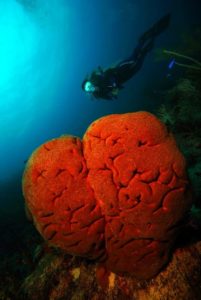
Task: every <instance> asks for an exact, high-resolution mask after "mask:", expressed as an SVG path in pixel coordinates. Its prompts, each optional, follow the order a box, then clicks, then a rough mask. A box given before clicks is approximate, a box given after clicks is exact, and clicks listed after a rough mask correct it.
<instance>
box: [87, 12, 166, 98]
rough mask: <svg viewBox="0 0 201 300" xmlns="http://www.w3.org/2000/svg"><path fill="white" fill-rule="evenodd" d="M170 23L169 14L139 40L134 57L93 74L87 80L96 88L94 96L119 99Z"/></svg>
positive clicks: (99, 69)
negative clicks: (156, 39)
mask: <svg viewBox="0 0 201 300" xmlns="http://www.w3.org/2000/svg"><path fill="white" fill-rule="evenodd" d="M169 21H170V14H167V15H166V16H164V17H163V18H161V19H160V20H159V21H158V22H157V23H155V24H154V25H153V26H152V27H151V28H150V29H149V30H148V31H146V32H145V33H144V34H143V35H142V36H141V37H140V38H139V40H138V45H137V47H136V48H135V49H134V51H133V53H132V55H131V56H130V57H128V58H127V59H125V60H123V61H121V62H120V63H118V64H116V65H115V66H113V67H109V68H108V69H106V70H104V71H103V70H102V69H101V67H99V68H98V70H95V71H94V72H92V74H91V76H90V77H89V78H88V79H85V81H86V80H88V81H90V82H91V83H92V84H93V85H94V86H95V87H96V90H95V91H94V92H93V93H92V95H93V96H94V97H96V98H102V99H107V100H112V99H115V98H117V93H118V90H119V89H122V88H123V84H124V83H125V82H126V81H128V80H129V79H130V78H132V77H133V76H134V75H135V74H136V73H137V72H138V71H139V70H140V68H141V66H142V64H143V62H144V58H145V56H146V54H147V53H148V52H149V51H150V50H151V49H152V48H153V45H154V39H155V37H156V36H157V35H159V34H160V33H161V32H162V31H163V30H165V29H166V28H167V26H168V25H169ZM115 91H116V92H115Z"/></svg>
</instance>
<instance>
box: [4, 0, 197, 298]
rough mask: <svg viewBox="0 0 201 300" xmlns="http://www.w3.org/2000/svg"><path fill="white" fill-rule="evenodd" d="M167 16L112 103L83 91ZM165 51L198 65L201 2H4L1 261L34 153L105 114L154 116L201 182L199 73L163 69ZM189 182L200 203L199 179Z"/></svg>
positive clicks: (19, 215)
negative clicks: (168, 131) (101, 69)
mask: <svg viewBox="0 0 201 300" xmlns="http://www.w3.org/2000/svg"><path fill="white" fill-rule="evenodd" d="M169 12H170V13H171V22H170V26H169V27H168V28H167V30H165V31H164V32H163V33H162V34H161V35H160V36H158V37H157V38H156V40H155V44H154V49H153V50H152V51H151V52H150V53H148V55H147V56H146V58H145V61H144V64H143V66H142V68H141V70H140V71H139V72H138V73H137V74H136V75H135V76H134V77H133V78H132V79H131V80H129V81H128V82H127V83H126V84H125V88H124V89H123V90H121V91H120V94H119V97H118V99H116V100H113V101H106V100H102V99H98V100H97V99H92V98H91V97H89V96H88V95H86V94H85V93H84V92H83V90H82V89H81V84H82V81H83V79H84V78H85V77H86V75H87V74H90V73H91V72H92V71H93V70H94V69H95V68H97V67H98V66H102V67H108V66H110V65H111V64H113V63H115V62H117V61H119V60H122V59H125V58H127V57H128V56H129V55H130V54H131V53H132V51H133V49H134V47H135V46H136V44H137V40H138V38H139V36H140V35H141V34H142V33H143V32H145V31H146V30H147V29H148V28H149V27H150V26H152V25H153V24H154V23H155V22H156V21H157V20H158V19H160V18H161V17H162V16H163V15H165V14H167V13H169ZM162 49H166V50H171V51H175V52H176V53H177V54H178V53H180V54H181V55H182V54H183V55H186V56H188V57H191V58H192V57H193V58H194V59H196V60H198V61H199V62H200V61H201V55H200V53H201V1H199V0H192V1H188V0H170V1H160V0H151V1H148V0H141V1H137V0H133V1H129V0H115V1H114V0H107V1H106V0H103V1H100V0H98V1H92V0H88V1H83V0H82V1H81V0H69V1H67V0H6V1H3V0H0V134H1V138H0V232H1V235H2V238H1V246H0V248H1V249H0V251H1V255H3V253H6V252H9V251H10V249H11V248H12V247H13V244H16V243H19V240H20V234H19V232H20V230H21V229H22V228H25V227H26V224H27V223H28V221H27V220H26V216H25V212H24V199H23V196H22V190H21V180H22V174H23V171H24V167H25V164H26V161H27V159H28V158H29V156H30V154H31V153H32V151H33V150H35V149H36V148H37V147H38V146H39V145H40V144H42V143H44V142H45V141H47V140H49V139H52V138H55V137H59V136H60V135H62V134H70V135H75V136H79V137H82V135H83V134H84V132H85V130H86V129H87V127H88V126H89V124H90V123H91V122H92V121H94V120H95V119H97V118H99V117H102V116H104V115H107V114H113V113H126V112H134V111H139V110H146V111H149V112H153V113H155V114H158V116H159V117H160V118H161V119H162V120H163V121H164V122H166V124H167V125H168V126H169V127H170V129H171V130H172V131H173V132H174V133H175V135H176V136H177V138H178V142H180V145H179V146H180V148H181V149H182V152H183V153H184V154H185V155H186V157H187V160H188V163H189V170H190V171H192V174H190V176H191V177H192V179H194V178H195V176H198V177H200V176H201V160H200V154H201V134H200V125H201V105H200V101H201V97H200V90H201V80H200V77H201V76H200V69H199V68H198V70H194V69H193V70H191V69H190V68H189V67H188V66H187V67H185V66H183V67H182V66H181V67H180V66H179V65H178V66H177V65H175V66H174V67H173V68H169V66H170V65H169V63H170V60H171V59H172V55H170V56H169V55H165V54H164V52H163V51H162ZM173 56H174V55H173ZM177 58H178V59H180V58H181V61H182V57H178V56H176V59H177ZM185 63H186V62H185ZM188 63H189V60H188V61H187V64H188ZM190 63H191V61H190ZM192 99H194V100H195V102H194V104H193V107H192V105H191V104H192ZM175 106H176V107H177V108H176V110H175V109H174V107H175ZM184 132H185V134H187V135H185V136H183V133H184ZM189 136H190V138H189ZM186 140H188V141H189V144H188V143H187V142H186ZM192 185H193V186H194V192H195V198H196V199H200V198H199V196H200V193H201V188H200V186H201V184H200V179H199V178H197V177H196V179H195V180H194V181H193V182H192ZM197 201H198V200H197ZM198 202H199V201H198ZM198 204H199V203H198ZM198 206H199V205H198ZM18 229H19V230H18ZM10 239H12V242H11V240H10ZM18 249H20V246H19V247H18ZM20 272H21V271H20ZM0 299H4V298H0ZM11 299H12V298H11Z"/></svg>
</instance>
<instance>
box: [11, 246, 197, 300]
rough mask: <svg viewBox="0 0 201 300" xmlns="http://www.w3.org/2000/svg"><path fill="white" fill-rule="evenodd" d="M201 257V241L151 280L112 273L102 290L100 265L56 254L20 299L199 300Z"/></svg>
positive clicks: (40, 267) (182, 251)
mask: <svg viewBox="0 0 201 300" xmlns="http://www.w3.org/2000/svg"><path fill="white" fill-rule="evenodd" d="M200 257H201V242H197V243H195V244H194V245H191V246H188V247H184V248H178V249H177V250H176V251H175V252H174V255H173V257H172V260H171V262H170V264H169V265H168V266H167V267H166V268H165V269H164V270H163V271H162V272H161V273H160V274H158V275H157V276H156V277H155V278H154V279H152V280H150V281H138V280H136V279H134V278H132V277H123V276H119V275H116V274H114V273H109V274H106V276H105V281H106V284H105V286H104V287H102V286H100V285H99V284H98V283H97V281H96V270H97V265H96V264H94V263H89V262H86V261H84V260H82V259H80V258H79V257H76V258H75V257H70V256H69V255H66V254H62V253H56V252H54V251H53V252H52V253H48V254H46V255H44V256H43V257H42V258H41V260H40V262H39V264H38V267H37V268H36V269H35V271H34V272H32V273H31V274H30V275H29V276H28V277H27V278H26V279H25V280H24V282H23V284H22V286H21V288H20V290H19V292H18V295H17V300H19V299H20V300H27V299H29V300H44V299H50V300H63V299H65V300H88V299H91V300H107V299H108V300H111V299H112V300H115V299H116V300H121V299H122V300H133V299H136V300H150V299H154V300H162V299H174V300H180V299H185V300H187V299H189V300H198V299H200V293H201V285H200V277H201V270H200V263H201V261H200ZM12 300H13V298H12Z"/></svg>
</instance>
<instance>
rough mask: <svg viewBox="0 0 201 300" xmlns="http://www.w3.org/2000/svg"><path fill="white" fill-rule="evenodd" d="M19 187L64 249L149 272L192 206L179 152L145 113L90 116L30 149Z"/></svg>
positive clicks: (144, 275) (163, 257)
mask: <svg viewBox="0 0 201 300" xmlns="http://www.w3.org/2000/svg"><path fill="white" fill-rule="evenodd" d="M23 193H24V197H25V201H26V205H27V207H28V209H29V211H30V213H31V215H32V217H33V220H34V223H35V225H36V227H37V229H38V231H39V232H40V233H41V235H42V236H43V237H44V239H46V240H48V241H49V242H50V243H51V244H52V245H55V246H57V247H60V248H61V249H63V250H65V251H66V252H67V253H70V254H74V255H79V256H85V257H88V258H90V259H96V258H97V259H99V260H102V261H103V260H104V261H105V264H106V266H107V268H108V269H109V270H110V271H113V272H115V273H118V274H125V273H129V274H132V275H134V276H135V277H137V278H141V279H148V278H151V277H152V276H154V275H155V274H157V273H158V272H159V270H160V269H161V268H162V267H163V266H164V264H166V263H167V261H168V258H169V253H170V250H171V247H172V245H173V242H174V240H175V238H176V236H177V235H178V232H179V229H180V227H181V224H182V221H183V218H184V216H185V214H186V212H187V211H188V210H189V208H190V206H191V201H192V199H191V194H190V191H189V188H188V180H187V178H186V172H185V159H184V157H183V156H182V154H181V152H180V151H179V149H178V147H177V145H176V142H175V140H174V137H173V136H172V134H170V133H169V132H168V131H167V129H166V127H165V125H164V124H162V123H161V122H160V121H159V120H158V119H157V118H156V117H155V116H154V115H152V114H150V113H148V112H136V113H127V114H122V115H109V116H106V117H103V118H101V119H98V120H96V121H95V122H93V123H92V124H91V125H90V127H89V128H88V130H87V131H86V133H85V135H84V137H83V141H81V140H80V139H79V138H77V137H72V136H61V137H59V138H57V139H53V140H51V141H48V142H46V143H45V144H43V145H41V146H40V147H39V148H38V149H36V150H35V151H34V152H33V154H32V155H31V157H30V159H29V161H28V163H27V166H26V169H25V172H24V175H23Z"/></svg>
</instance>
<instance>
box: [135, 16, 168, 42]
mask: <svg viewBox="0 0 201 300" xmlns="http://www.w3.org/2000/svg"><path fill="white" fill-rule="evenodd" d="M169 23H170V13H168V14H167V15H165V16H164V17H162V18H161V19H160V20H159V21H158V22H156V23H155V24H154V25H153V26H152V27H151V28H150V29H149V30H148V31H146V32H145V33H143V34H142V35H141V37H140V38H139V42H140V43H144V42H146V41H147V40H148V39H153V38H154V37H155V36H157V35H159V34H160V33H162V32H163V31H164V30H165V29H166V28H167V27H168V25H169Z"/></svg>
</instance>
